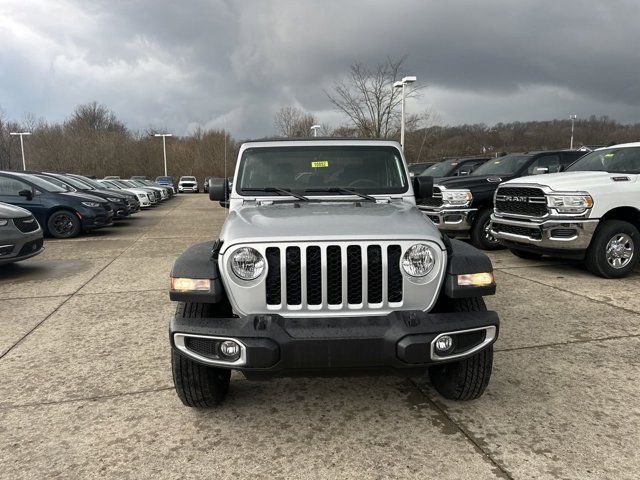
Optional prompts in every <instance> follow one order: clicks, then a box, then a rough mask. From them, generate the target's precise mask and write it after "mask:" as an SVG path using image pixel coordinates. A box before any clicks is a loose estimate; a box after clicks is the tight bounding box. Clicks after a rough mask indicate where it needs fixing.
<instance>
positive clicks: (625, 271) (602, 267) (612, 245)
mask: <svg viewBox="0 0 640 480" xmlns="http://www.w3.org/2000/svg"><path fill="white" fill-rule="evenodd" d="M639 249H640V233H639V232H638V229H637V228H636V227H635V226H633V225H632V224H630V223H629V222H624V221H622V220H607V221H605V222H603V223H601V224H600V225H599V226H598V229H597V230H596V233H595V235H594V236H593V238H592V239H591V244H590V245H589V248H588V249H587V254H586V256H585V265H586V267H587V269H588V270H589V271H590V272H591V273H593V274H594V275H598V276H600V277H604V278H621V277H626V276H627V275H629V274H630V273H631V272H632V271H633V269H634V268H635V267H636V265H637V264H638V260H639V259H640V257H639V256H638V255H639V252H638V250H639Z"/></svg>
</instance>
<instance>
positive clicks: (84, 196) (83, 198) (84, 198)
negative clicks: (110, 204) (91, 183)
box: [59, 191, 107, 204]
mask: <svg viewBox="0 0 640 480" xmlns="http://www.w3.org/2000/svg"><path fill="white" fill-rule="evenodd" d="M59 195H64V196H65V197H73V198H74V199H75V200H77V201H79V202H98V203H101V204H102V203H107V201H106V200H105V199H104V198H102V197H98V196H96V195H91V194H90V193H84V192H79V191H78V192H64V193H60V194H59Z"/></svg>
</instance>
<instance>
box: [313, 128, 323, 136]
mask: <svg viewBox="0 0 640 480" xmlns="http://www.w3.org/2000/svg"><path fill="white" fill-rule="evenodd" d="M321 128H322V125H311V131H312V132H313V136H314V137H317V136H318V130H320V129H321Z"/></svg>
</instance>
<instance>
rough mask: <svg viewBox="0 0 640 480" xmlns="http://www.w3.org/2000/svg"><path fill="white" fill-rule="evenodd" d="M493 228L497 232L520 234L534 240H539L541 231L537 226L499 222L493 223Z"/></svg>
mask: <svg viewBox="0 0 640 480" xmlns="http://www.w3.org/2000/svg"><path fill="white" fill-rule="evenodd" d="M493 229H494V230H496V231H497V232H504V233H511V234H513V235H522V236H524V237H529V238H532V239H534V240H540V239H541V238H542V233H541V232H540V229H539V228H529V227H520V226H518V225H506V224H501V223H494V224H493Z"/></svg>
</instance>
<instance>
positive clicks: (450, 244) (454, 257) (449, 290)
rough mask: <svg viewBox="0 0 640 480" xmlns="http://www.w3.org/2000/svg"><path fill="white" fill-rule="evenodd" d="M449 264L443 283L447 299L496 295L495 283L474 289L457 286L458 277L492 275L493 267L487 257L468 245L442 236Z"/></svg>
mask: <svg viewBox="0 0 640 480" xmlns="http://www.w3.org/2000/svg"><path fill="white" fill-rule="evenodd" d="M443 240H444V243H445V245H446V246H447V252H448V254H449V262H448V265H447V274H446V276H445V281H444V294H445V295H446V296H447V297H449V298H464V297H481V296H485V295H494V294H495V293H496V283H495V281H494V282H492V283H491V285H486V286H481V287H474V286H468V285H458V275H462V274H469V273H493V265H492V264H491V260H490V259H489V257H488V256H487V255H485V254H484V253H483V252H481V251H480V250H478V249H477V248H475V247H474V246H472V245H469V244H468V243H465V242H462V241H460V240H455V239H449V238H448V237H447V236H446V235H443Z"/></svg>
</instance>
